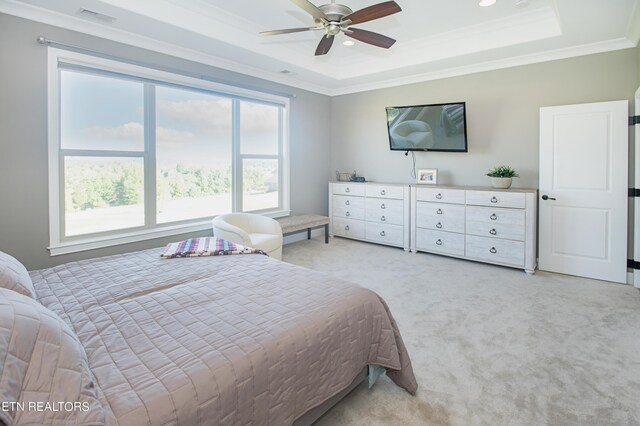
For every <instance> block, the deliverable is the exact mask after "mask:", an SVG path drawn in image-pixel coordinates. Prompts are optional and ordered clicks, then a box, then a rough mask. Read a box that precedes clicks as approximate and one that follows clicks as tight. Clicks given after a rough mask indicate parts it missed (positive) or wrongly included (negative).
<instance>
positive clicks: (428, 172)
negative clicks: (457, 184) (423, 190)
mask: <svg viewBox="0 0 640 426" xmlns="http://www.w3.org/2000/svg"><path fill="white" fill-rule="evenodd" d="M416 183H417V184H419V185H436V184H437V183H438V169H418V175H417V182H416Z"/></svg>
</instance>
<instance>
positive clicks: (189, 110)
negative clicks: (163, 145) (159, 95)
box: [157, 99, 231, 132]
mask: <svg viewBox="0 0 640 426" xmlns="http://www.w3.org/2000/svg"><path fill="white" fill-rule="evenodd" d="M157 113H158V117H157V120H158V121H159V122H164V121H165V120H167V121H176V122H179V123H184V124H188V125H190V126H192V127H193V129H194V130H195V131H207V132H211V131H218V132H219V131H229V130H230V129H231V101H230V100H227V99H220V100H217V101H205V100H190V101H162V100H161V101H158V103H157ZM165 124H166V123H165Z"/></svg>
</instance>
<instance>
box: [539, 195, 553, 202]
mask: <svg viewBox="0 0 640 426" xmlns="http://www.w3.org/2000/svg"><path fill="white" fill-rule="evenodd" d="M542 199H543V200H545V201H547V200H553V201H555V200H556V199H555V198H551V197H549V196H548V195H543V196H542Z"/></svg>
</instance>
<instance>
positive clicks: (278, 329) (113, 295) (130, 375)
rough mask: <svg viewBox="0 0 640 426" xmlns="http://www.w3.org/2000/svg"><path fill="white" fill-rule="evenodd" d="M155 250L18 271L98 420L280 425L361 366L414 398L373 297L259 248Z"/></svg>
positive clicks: (385, 315)
mask: <svg viewBox="0 0 640 426" xmlns="http://www.w3.org/2000/svg"><path fill="white" fill-rule="evenodd" d="M160 251H161V249H160V250H159V249H155V250H146V251H142V252H137V253H131V254H127V255H118V256H110V257H105V258H100V259H93V260H84V261H79V262H73V263H68V264H65V265H61V266H57V267H54V268H50V269H43V270H39V271H34V272H31V277H32V279H33V282H34V286H35V289H36V293H37V296H38V300H39V301H40V302H41V303H42V304H44V305H45V306H46V307H47V308H49V309H51V310H52V311H54V312H55V313H56V314H58V315H59V316H60V317H61V318H62V319H63V320H64V321H65V322H67V323H68V325H69V326H70V327H71V328H72V329H73V331H74V332H75V333H76V335H77V336H78V338H79V341H80V342H81V344H82V346H83V347H84V349H85V351H86V355H87V360H88V364H89V368H90V370H91V373H92V375H93V379H94V382H95V386H96V391H97V395H98V399H99V401H100V402H101V404H102V405H103V407H104V411H105V416H106V422H107V424H110V425H116V424H119V425H167V424H183V425H197V424H200V425H214V424H222V425H248V424H272V425H287V424H291V423H292V422H293V421H294V420H295V419H296V418H298V417H300V416H301V415H303V414H304V413H305V412H307V411H308V410H310V409H312V408H314V407H316V406H318V405H320V404H322V403H323V402H324V401H326V400H327V399H329V398H330V397H331V396H333V395H335V394H337V393H338V392H339V391H341V390H342V389H344V388H345V387H347V386H348V385H349V384H350V383H351V381H352V380H353V379H354V378H355V377H356V375H357V374H358V373H359V372H360V371H361V370H362V369H363V367H365V366H366V365H367V364H378V365H381V366H384V367H386V368H387V369H388V371H387V374H388V375H389V377H390V378H391V379H392V380H393V381H394V382H395V383H396V384H398V385H399V386H401V387H403V388H404V389H406V390H407V391H409V392H410V393H415V391H416V388H417V384H416V381H415V377H414V375H413V371H412V367H411V362H410V360H409V356H408V354H407V351H406V349H405V346H404V343H403V341H402V338H401V336H400V332H399V330H398V327H397V326H396V323H395V321H394V319H393V317H392V316H391V313H390V312H389V310H388V308H387V305H386V304H385V303H384V301H383V300H382V299H381V298H380V297H379V296H378V295H376V294H375V293H374V292H372V291H369V290H366V289H364V288H361V287H358V286H356V285H354V284H350V283H347V282H345V281H341V280H338V279H334V278H331V277H329V276H327V275H325V274H322V273H319V272H315V271H311V270H308V269H305V268H301V267H298V266H294V265H291V264H287V263H283V262H280V261H277V260H274V259H272V258H269V257H267V256H216V257H194V258H188V259H183V260H181V261H179V262H167V261H166V260H162V259H161V258H160V257H159V256H158V254H159V252H160Z"/></svg>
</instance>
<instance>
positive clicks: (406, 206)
mask: <svg viewBox="0 0 640 426" xmlns="http://www.w3.org/2000/svg"><path fill="white" fill-rule="evenodd" d="M409 193H410V191H409V185H403V184H393V183H379V182H365V183H356V182H330V183H329V217H330V219H331V221H330V223H329V234H330V235H331V236H334V235H337V236H340V237H346V238H353V239H356V240H363V241H369V242H373V243H378V244H385V245H389V246H396V247H402V248H404V249H405V250H407V251H409V248H410V244H409V231H410V227H409V217H410V209H411V206H410V203H409Z"/></svg>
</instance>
